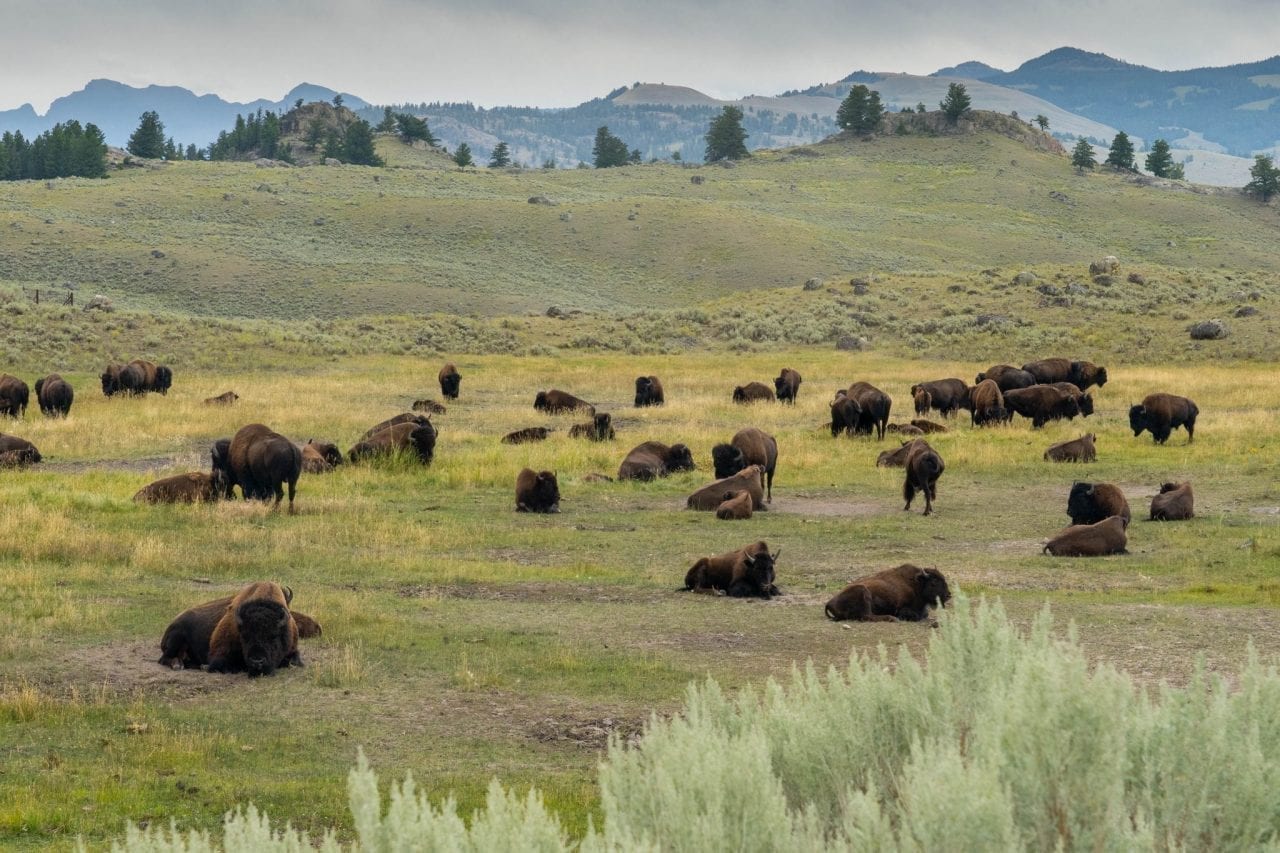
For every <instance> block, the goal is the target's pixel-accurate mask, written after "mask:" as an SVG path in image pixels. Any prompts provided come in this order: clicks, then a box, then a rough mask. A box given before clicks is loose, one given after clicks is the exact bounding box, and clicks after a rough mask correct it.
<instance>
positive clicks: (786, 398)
mask: <svg viewBox="0 0 1280 853" xmlns="http://www.w3.org/2000/svg"><path fill="white" fill-rule="evenodd" d="M800 382H801V379H800V374H799V373H797V372H796V371H794V370H792V369H791V368H790V367H784V368H782V372H781V373H779V374H778V376H777V378H776V379H774V380H773V388H774V390H775V391H776V392H777V394H778V402H779V403H791V404H792V405H795V402H796V395H798V394H799V393H800Z"/></svg>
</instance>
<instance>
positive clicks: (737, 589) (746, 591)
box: [729, 580, 769, 598]
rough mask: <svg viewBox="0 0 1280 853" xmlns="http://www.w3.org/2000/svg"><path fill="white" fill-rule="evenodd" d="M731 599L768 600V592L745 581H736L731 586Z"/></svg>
mask: <svg viewBox="0 0 1280 853" xmlns="http://www.w3.org/2000/svg"><path fill="white" fill-rule="evenodd" d="M729 597H730V598H768V597H769V596H768V594H767V592H765V591H764V590H762V589H760V587H758V586H756V585H755V584H751V583H748V582H747V581H745V580H736V581H734V582H733V583H732V584H730V585H729Z"/></svg>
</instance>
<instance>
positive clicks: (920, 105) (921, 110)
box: [916, 101, 929, 113]
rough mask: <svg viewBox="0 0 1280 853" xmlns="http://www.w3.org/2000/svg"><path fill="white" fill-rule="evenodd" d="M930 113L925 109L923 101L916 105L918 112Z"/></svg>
mask: <svg viewBox="0 0 1280 853" xmlns="http://www.w3.org/2000/svg"><path fill="white" fill-rule="evenodd" d="M928 111H929V110H928V109H926V108H925V105H924V101H921V102H920V103H918V104H916V112H918V113H927V112H928Z"/></svg>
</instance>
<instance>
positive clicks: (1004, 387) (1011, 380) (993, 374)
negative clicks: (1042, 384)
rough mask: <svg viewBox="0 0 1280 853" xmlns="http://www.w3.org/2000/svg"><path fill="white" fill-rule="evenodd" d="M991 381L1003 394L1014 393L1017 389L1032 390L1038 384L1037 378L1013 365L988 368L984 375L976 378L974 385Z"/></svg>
mask: <svg viewBox="0 0 1280 853" xmlns="http://www.w3.org/2000/svg"><path fill="white" fill-rule="evenodd" d="M987 379H990V380H991V381H992V382H994V383H996V385H997V387H999V388H1000V391H1001V392H1004V391H1012V390H1014V389H1016V388H1030V387H1031V386H1032V385H1035V384H1036V378H1035V377H1034V376H1032V375H1031V374H1030V373H1028V372H1027V371H1025V370H1023V369H1022V368H1019V367H1014V366H1013V365H1011V364H996V365H992V366H991V367H988V368H987V369H986V370H985V371H983V372H982V373H979V374H978V375H977V376H976V377H974V380H973V384H974V385H979V384H981V383H982V382H983V381H984V380H987Z"/></svg>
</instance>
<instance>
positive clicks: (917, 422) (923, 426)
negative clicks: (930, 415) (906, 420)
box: [911, 418, 947, 435]
mask: <svg viewBox="0 0 1280 853" xmlns="http://www.w3.org/2000/svg"><path fill="white" fill-rule="evenodd" d="M911 425H912V426H913V427H915V428H916V429H918V430H920V432H922V433H924V434H925V435H928V434H929V433H933V432H946V431H947V428H946V427H945V426H943V425H942V424H935V423H934V422H933V421H926V420H924V419H923V418H915V419H914V420H912V421H911Z"/></svg>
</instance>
